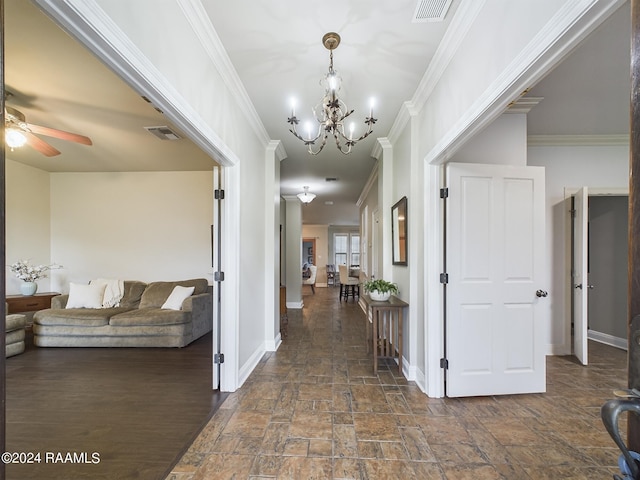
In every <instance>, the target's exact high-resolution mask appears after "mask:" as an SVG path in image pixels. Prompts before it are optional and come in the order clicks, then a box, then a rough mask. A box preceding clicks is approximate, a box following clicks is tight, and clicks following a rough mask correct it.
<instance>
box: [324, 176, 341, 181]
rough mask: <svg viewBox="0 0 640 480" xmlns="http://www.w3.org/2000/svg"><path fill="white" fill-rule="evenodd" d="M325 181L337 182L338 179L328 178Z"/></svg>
mask: <svg viewBox="0 0 640 480" xmlns="http://www.w3.org/2000/svg"><path fill="white" fill-rule="evenodd" d="M325 181H327V182H337V181H338V178H337V177H326V178H325Z"/></svg>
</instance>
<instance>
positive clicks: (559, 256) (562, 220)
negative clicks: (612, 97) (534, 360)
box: [528, 146, 629, 355]
mask: <svg viewBox="0 0 640 480" xmlns="http://www.w3.org/2000/svg"><path fill="white" fill-rule="evenodd" d="M528 164H529V165H539V166H543V167H545V182H546V215H545V216H546V251H547V262H548V268H547V272H548V279H547V281H546V284H547V285H548V292H549V300H550V301H549V302H547V304H546V305H547V308H548V312H547V317H548V318H549V332H548V346H547V353H548V354H554V355H568V354H570V353H571V338H570V331H569V329H567V322H570V321H571V319H570V318H569V313H570V312H569V311H568V309H569V305H567V301H566V289H567V288H568V287H570V283H571V282H570V278H568V272H567V266H568V262H570V259H569V258H567V257H568V252H567V242H568V239H569V238H570V235H571V230H570V229H569V228H570V223H569V222H570V217H569V210H570V204H569V202H568V201H565V188H577V187H582V186H587V187H594V188H626V187H628V185H629V147H628V146H601V147H597V146H596V147H594V146H564V147H529V148H528Z"/></svg>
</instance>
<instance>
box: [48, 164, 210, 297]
mask: <svg viewBox="0 0 640 480" xmlns="http://www.w3.org/2000/svg"><path fill="white" fill-rule="evenodd" d="M212 186H213V176H212V172H154V173H149V172H145V173H141V172H138V173H66V174H62V173H54V174H51V258H52V259H55V261H56V262H59V263H60V264H62V265H64V270H62V271H61V272H60V275H58V276H57V277H55V278H54V280H55V281H54V284H53V285H52V288H54V289H55V290H56V291H62V292H67V291H68V288H69V282H70V281H73V282H87V281H89V280H91V279H92V278H96V277H107V278H121V279H134V280H142V281H152V280H172V279H174V280H175V279H184V278H192V277H203V278H207V279H208V280H209V281H210V282H211V280H212V274H211V271H212V269H211V246H210V245H211V243H210V242H211V234H210V226H211V222H212V218H213V206H212V199H211V197H212V194H211V192H212V188H213V187H212Z"/></svg>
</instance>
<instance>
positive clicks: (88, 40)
mask: <svg viewBox="0 0 640 480" xmlns="http://www.w3.org/2000/svg"><path fill="white" fill-rule="evenodd" d="M35 2H36V4H37V5H38V6H39V7H40V8H41V9H42V10H43V12H44V13H46V14H47V15H49V16H50V17H51V18H52V20H53V21H54V22H55V23H56V24H57V25H59V26H60V27H62V28H63V29H64V30H66V31H67V32H68V33H69V34H70V35H71V36H73V37H74V38H75V39H76V40H77V41H78V43H80V44H81V45H83V46H84V47H86V48H87V49H88V50H89V51H90V52H91V53H92V54H93V55H95V56H96V57H97V58H98V59H100V60H101V61H103V62H104V63H105V65H106V66H107V67H108V68H109V69H110V70H111V71H112V72H114V73H115V74H117V75H119V76H120V77H121V78H122V80H123V81H124V82H125V83H126V84H128V85H129V86H130V87H131V88H132V89H133V90H135V91H137V92H139V93H140V94H144V95H145V96H146V97H147V98H149V99H151V100H152V103H153V104H154V105H155V106H156V107H158V108H159V109H161V110H162V111H163V112H164V115H165V116H166V117H167V118H168V119H169V120H170V121H171V122H172V123H173V124H174V125H176V127H178V128H179V129H180V130H181V131H182V132H183V133H184V134H185V135H187V136H188V137H189V138H190V139H191V140H192V141H193V142H194V143H195V144H196V145H197V146H198V147H200V148H201V149H202V150H203V151H204V152H205V153H207V154H208V155H209V156H210V157H211V158H212V159H213V160H215V162H216V163H218V164H219V165H220V166H221V167H225V174H224V175H223V189H224V190H225V192H226V193H225V200H224V202H225V205H224V208H223V215H222V223H223V225H224V230H223V234H222V241H221V243H222V248H223V251H224V254H223V263H224V265H223V269H224V273H225V282H224V284H223V286H222V293H221V298H222V308H221V311H222V312H221V314H222V318H223V319H225V321H224V322H223V324H222V332H221V336H220V340H221V349H222V351H224V352H225V362H224V364H223V365H222V367H221V372H220V389H221V391H228V392H233V391H235V390H236V389H237V388H238V381H239V372H238V364H239V361H238V355H239V348H240V347H239V323H240V322H239V321H238V319H239V309H238V303H239V297H240V294H239V292H240V285H239V280H238V274H239V270H240V252H239V249H238V246H237V238H239V237H240V225H239V221H238V218H239V215H240V169H239V168H238V167H239V165H240V158H239V157H238V156H237V154H236V153H235V152H234V151H233V150H231V149H230V148H229V147H228V146H227V145H226V144H225V143H224V142H223V140H222V139H221V138H220V137H218V136H217V135H216V133H215V132H213V131H211V129H210V128H209V126H208V125H203V123H202V121H201V120H200V119H196V120H197V121H196V120H194V119H193V115H191V114H190V112H191V109H192V107H191V105H190V104H188V103H187V102H184V101H181V99H179V98H176V97H175V95H174V94H173V91H172V90H171V88H168V86H167V85H165V84H162V83H159V82H158V80H157V75H156V73H155V72H154V71H153V69H151V68H149V66H148V65H146V64H143V63H142V62H141V61H140V58H139V55H138V54H137V50H136V49H135V48H134V47H135V46H133V45H132V44H130V43H128V42H123V41H122V36H121V35H119V32H118V31H116V30H114V29H113V27H112V25H111V24H109V23H106V22H104V19H102V18H99V17H97V16H96V15H95V14H94V12H93V11H92V10H91V8H90V7H89V6H87V5H84V4H78V5H77V6H76V8H73V9H72V8H70V7H69V5H68V3H67V2H66V1H65V2H63V3H62V4H60V2H57V3H56V2H53V1H52V0H35ZM198 122H199V123H198ZM232 167H236V168H232ZM212 197H213V192H212ZM212 350H213V349H212ZM212 380H213V379H212Z"/></svg>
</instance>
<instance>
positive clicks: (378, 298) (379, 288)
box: [363, 279, 398, 302]
mask: <svg viewBox="0 0 640 480" xmlns="http://www.w3.org/2000/svg"><path fill="white" fill-rule="evenodd" d="M363 286H364V291H365V292H368V293H369V296H370V297H371V300H373V301H374V302H386V301H387V300H389V297H391V294H392V293H393V294H397V293H398V285H396V284H395V283H391V282H387V281H386V280H382V279H377V280H375V279H374V280H368V281H366V282H364V285H363Z"/></svg>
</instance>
